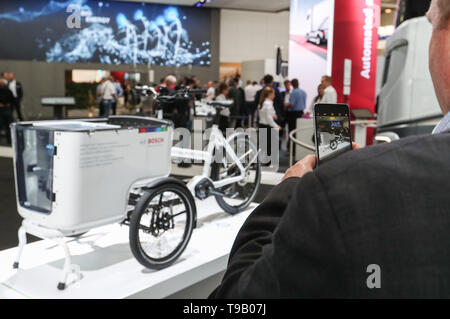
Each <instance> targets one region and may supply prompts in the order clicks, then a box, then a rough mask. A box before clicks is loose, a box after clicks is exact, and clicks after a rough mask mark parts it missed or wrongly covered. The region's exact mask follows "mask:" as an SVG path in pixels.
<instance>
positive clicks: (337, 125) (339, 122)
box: [330, 121, 342, 127]
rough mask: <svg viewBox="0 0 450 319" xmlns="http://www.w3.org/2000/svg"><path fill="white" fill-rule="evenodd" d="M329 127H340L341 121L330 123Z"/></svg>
mask: <svg viewBox="0 0 450 319" xmlns="http://www.w3.org/2000/svg"><path fill="white" fill-rule="evenodd" d="M330 123H331V127H342V122H341V121H330Z"/></svg>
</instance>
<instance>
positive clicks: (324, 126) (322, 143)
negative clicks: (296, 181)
mask: <svg viewBox="0 0 450 319" xmlns="http://www.w3.org/2000/svg"><path fill="white" fill-rule="evenodd" d="M339 115H340V114H339ZM316 121H317V143H318V150H319V159H320V161H323V160H326V159H328V158H331V157H334V156H336V155H338V154H340V153H342V152H345V151H347V150H348V149H349V148H351V145H352V142H351V133H350V121H349V118H348V117H347V116H333V115H320V116H317V117H316Z"/></svg>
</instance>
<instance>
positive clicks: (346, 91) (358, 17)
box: [332, 0, 381, 113]
mask: <svg viewBox="0 0 450 319" xmlns="http://www.w3.org/2000/svg"><path fill="white" fill-rule="evenodd" d="M380 5H381V0H351V1H349V0H335V5H334V8H335V9H334V36H333V64H332V70H333V71H332V76H333V86H334V87H335V89H336V91H337V93H338V101H339V102H345V103H349V104H350V107H351V108H366V109H369V110H370V111H371V112H372V113H373V112H374V111H375V89H376V73H377V55H378V54H377V51H378V27H379V25H380V10H381V9H380ZM346 70H347V71H346Z"/></svg>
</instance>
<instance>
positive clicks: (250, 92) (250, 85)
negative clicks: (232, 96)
mask: <svg viewBox="0 0 450 319" xmlns="http://www.w3.org/2000/svg"><path fill="white" fill-rule="evenodd" d="M259 89H260V87H259V86H258V83H257V82H256V81H253V82H252V81H247V86H246V87H245V89H244V96H245V108H246V110H247V113H248V114H249V116H250V123H254V113H255V111H256V107H257V105H256V104H255V95H256V92H258V91H259Z"/></svg>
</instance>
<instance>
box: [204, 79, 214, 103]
mask: <svg viewBox="0 0 450 319" xmlns="http://www.w3.org/2000/svg"><path fill="white" fill-rule="evenodd" d="M206 88H207V90H206V101H208V102H211V101H212V100H214V98H215V97H216V83H215V82H213V81H209V82H208V84H207V87H206Z"/></svg>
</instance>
